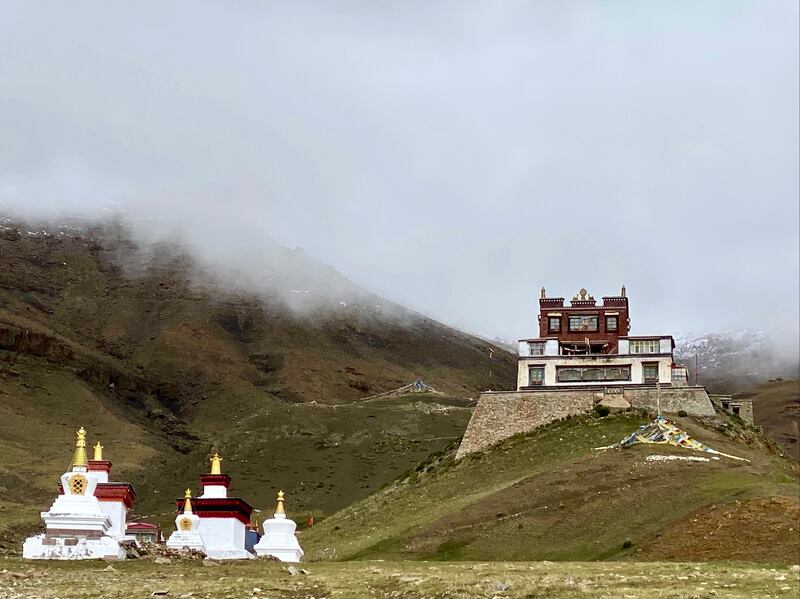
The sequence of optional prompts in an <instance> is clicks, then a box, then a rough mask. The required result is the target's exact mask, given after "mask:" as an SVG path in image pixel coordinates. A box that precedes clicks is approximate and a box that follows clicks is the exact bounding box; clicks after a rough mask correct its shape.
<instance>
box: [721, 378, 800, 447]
mask: <svg viewBox="0 0 800 599" xmlns="http://www.w3.org/2000/svg"><path fill="white" fill-rule="evenodd" d="M734 397H739V398H750V399H752V400H753V417H754V419H755V422H756V424H757V425H758V426H760V427H762V428H763V429H764V434H765V435H766V436H768V437H770V438H771V439H773V440H774V441H775V442H776V443H778V445H780V446H781V448H782V449H783V451H785V452H786V454H787V455H789V456H791V457H792V459H794V460H795V461H800V381H798V380H790V381H784V380H772V381H769V382H767V383H764V384H762V385H759V386H758V387H755V388H754V389H752V390H751V391H749V392H747V393H740V394H738V395H735V396H734Z"/></svg>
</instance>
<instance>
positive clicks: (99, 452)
mask: <svg viewBox="0 0 800 599" xmlns="http://www.w3.org/2000/svg"><path fill="white" fill-rule="evenodd" d="M102 459H103V446H102V445H100V441H98V442H97V443H95V446H94V457H93V458H92V460H93V461H95V462H99V461H101V460H102Z"/></svg>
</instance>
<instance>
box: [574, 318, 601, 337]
mask: <svg viewBox="0 0 800 599" xmlns="http://www.w3.org/2000/svg"><path fill="white" fill-rule="evenodd" d="M569 330H570V332H580V333H594V332H596V331H597V315H594V316H570V317H569Z"/></svg>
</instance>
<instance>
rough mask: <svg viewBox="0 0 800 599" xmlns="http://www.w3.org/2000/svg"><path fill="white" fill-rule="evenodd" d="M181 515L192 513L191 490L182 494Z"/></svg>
mask: <svg viewBox="0 0 800 599" xmlns="http://www.w3.org/2000/svg"><path fill="white" fill-rule="evenodd" d="M183 513H184V514H191V513H192V490H191V489H186V491H184V493H183Z"/></svg>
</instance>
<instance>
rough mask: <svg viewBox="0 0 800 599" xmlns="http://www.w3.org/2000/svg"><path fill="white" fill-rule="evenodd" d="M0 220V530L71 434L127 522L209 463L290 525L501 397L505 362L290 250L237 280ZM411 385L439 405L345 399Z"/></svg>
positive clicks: (26, 503) (64, 232) (117, 234)
mask: <svg viewBox="0 0 800 599" xmlns="http://www.w3.org/2000/svg"><path fill="white" fill-rule="evenodd" d="M0 224H2V227H0V229H1V230H0V398H2V402H0V418H2V419H3V421H4V422H6V423H7V424H8V426H4V427H3V433H2V435H0V497H2V499H3V500H4V501H3V503H4V505H5V506H6V507H5V508H4V510H3V511H2V513H0V529H2V528H4V527H5V528H8V526H13V525H15V523H16V524H19V525H21V526H33V525H35V521H36V514H37V510H39V509H44V508H46V507H47V505H46V504H48V502H49V501H51V500H52V489H53V484H54V480H55V477H56V476H58V474H59V473H60V472H62V471H63V468H65V467H66V466H67V464H68V461H69V456H70V455H71V450H70V447H71V444H72V439H73V435H74V431H75V430H76V429H77V428H78V427H79V426H81V425H83V426H86V428H87V430H89V433H90V437H91V440H100V441H102V442H103V444H104V445H105V446H106V448H107V450H106V451H107V453H108V456H109V457H110V459H112V461H114V464H115V465H114V473H115V477H116V478H118V479H124V480H130V481H132V482H134V484H135V485H136V488H137V491H138V494H139V499H138V500H137V512H138V513H139V514H151V515H153V517H154V518H155V519H157V520H158V519H159V518H162V519H164V521H165V522H166V521H167V520H169V518H170V514H171V510H172V501H171V498H172V496H173V495H177V494H180V492H182V489H184V488H185V486H186V485H194V484H196V481H197V475H198V474H199V473H201V472H203V471H205V469H206V468H207V455H208V453H209V452H210V451H212V449H217V450H219V451H220V452H222V453H223V455H224V456H225V458H226V461H225V467H226V470H227V471H228V472H229V473H230V474H231V475H232V476H233V479H234V482H233V486H232V492H234V493H236V494H237V495H241V496H244V497H246V498H248V499H249V500H252V501H253V502H254V504H255V505H256V507H259V508H260V507H263V508H268V507H269V506H270V505H271V503H272V502H273V500H274V492H275V490H276V488H277V487H283V488H284V489H285V490H286V491H287V494H288V495H289V496H290V497H292V509H293V510H294V513H295V514H296V515H298V517H299V519H301V520H302V516H303V514H306V515H312V514H324V513H328V512H330V511H331V510H334V509H338V508H340V507H343V506H344V505H348V504H349V503H351V502H352V501H354V500H356V499H358V498H360V497H363V496H365V495H366V494H367V493H369V492H371V491H373V490H375V489H377V488H379V487H380V486H381V485H383V484H385V483H387V482H389V481H391V480H392V479H393V478H394V477H395V476H397V475H398V474H399V473H401V472H403V471H405V470H406V469H408V468H409V467H411V466H412V465H414V464H416V463H417V462H418V461H419V460H421V459H423V458H424V457H425V456H427V455H428V454H429V453H431V452H433V451H437V450H439V449H441V448H442V447H443V446H444V445H445V444H447V443H450V442H453V440H455V439H457V438H458V437H459V436H460V435H461V434H462V432H463V429H464V427H465V426H466V422H467V420H468V419H469V413H470V412H469V409H468V408H467V406H468V403H469V401H470V399H471V398H474V397H477V394H478V393H479V391H480V390H481V389H483V388H486V387H488V386H490V385H493V386H494V387H495V388H507V387H510V386H512V385H513V384H514V379H515V370H516V360H515V357H514V356H513V355H511V354H509V353H508V352H505V351H504V350H502V349H500V348H498V347H496V346H493V345H491V344H489V343H487V342H485V341H483V340H481V339H478V338H475V337H472V336H470V335H467V334H464V333H461V332H459V331H456V330H454V329H452V328H449V327H446V326H444V325H441V324H439V323H437V322H435V321H433V320H431V319H429V318H426V317H424V316H422V315H419V314H417V313H414V312H412V311H409V310H407V309H404V308H402V307H401V306H397V305H394V304H392V303H391V302H388V301H386V300H384V299H382V298H380V297H378V296H375V295H374V294H371V293H369V292H366V291H364V290H360V289H358V288H357V287H356V286H355V285H353V284H352V283H350V282H349V281H348V280H347V279H345V278H344V277H342V276H341V275H339V274H338V273H336V271H335V270H334V269H332V268H330V267H326V266H323V265H320V264H316V263H314V262H313V261H311V260H310V259H309V258H308V257H307V256H306V255H305V254H304V253H303V252H302V251H299V250H286V249H283V248H274V252H273V255H272V256H270V257H269V258H270V259H269V260H265V259H264V256H260V255H253V256H252V261H253V262H257V263H258V264H259V267H260V268H261V269H262V270H263V273H264V276H263V278H261V279H259V280H258V281H256V282H255V283H254V282H253V280H252V278H250V279H249V280H248V279H246V278H244V277H243V276H240V274H239V273H234V272H232V271H230V270H229V271H227V272H219V271H212V270H209V265H208V264H201V263H198V262H197V261H196V260H195V259H193V257H192V256H191V255H190V254H189V253H188V252H187V251H185V250H182V249H181V248H179V247H174V246H172V245H169V244H163V243H162V244H156V245H153V246H148V247H144V246H141V245H140V244H137V243H136V242H135V241H134V240H133V239H132V238H131V237H130V236H129V235H128V234H127V233H126V231H125V230H124V229H122V228H120V227H118V226H113V225H111V226H104V227H94V228H91V229H88V230H81V229H70V228H67V227H55V228H49V229H47V228H45V229H42V228H40V227H35V228H32V227H28V226H24V225H21V224H14V223H11V222H9V221H5V222H4V223H0ZM276 259H277V262H276V261H275V260H276ZM259 261H260V262H259ZM252 272H253V270H252V268H251V269H250V271H249V273H248V276H249V277H252ZM490 350H492V353H493V357H492V358H491V361H490V358H489V353H490ZM490 368H491V378H490ZM416 378H422V379H423V380H425V382H426V383H428V384H430V385H432V386H434V387H435V388H436V389H438V390H439V391H441V392H443V393H444V395H442V396H432V397H428V396H414V397H408V398H398V399H396V400H392V401H387V402H376V401H367V402H363V401H360V400H362V399H363V398H364V397H366V396H369V395H373V394H376V393H380V392H383V391H387V390H391V389H394V388H397V387H400V386H401V385H404V384H407V383H409V382H411V381H413V380H414V379H416ZM31 455H36V456H37V457H38V458H39V459H37V460H35V461H32V460H30V459H29V456H31ZM26 456H27V457H26ZM4 521H5V524H4Z"/></svg>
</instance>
